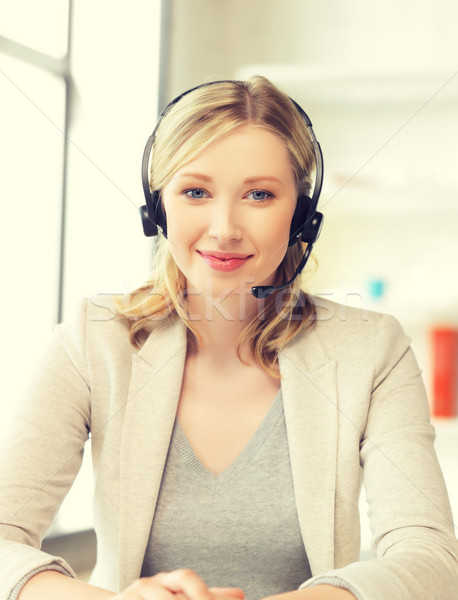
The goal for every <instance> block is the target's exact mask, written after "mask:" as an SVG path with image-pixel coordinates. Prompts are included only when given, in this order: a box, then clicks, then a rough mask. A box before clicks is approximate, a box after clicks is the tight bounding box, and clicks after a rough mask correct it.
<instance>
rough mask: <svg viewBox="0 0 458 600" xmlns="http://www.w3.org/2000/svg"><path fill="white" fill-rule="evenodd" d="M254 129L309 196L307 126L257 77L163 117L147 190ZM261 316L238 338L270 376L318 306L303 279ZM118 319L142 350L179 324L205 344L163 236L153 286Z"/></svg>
mask: <svg viewBox="0 0 458 600" xmlns="http://www.w3.org/2000/svg"><path fill="white" fill-rule="evenodd" d="M247 124H250V125H255V126H257V127H260V128H262V129H264V130H266V131H268V132H270V133H273V134H275V135H277V136H278V137H280V139H281V140H282V141H283V142H284V144H285V145H286V147H287V149H288V154H289V158H290V161H291V166H292V168H293V172H294V176H295V180H296V187H297V193H298V195H302V194H307V195H308V194H309V193H310V189H311V182H312V179H311V174H312V172H313V169H314V166H315V155H314V151H313V147H312V143H311V140H310V135H309V133H308V130H307V126H306V124H305V122H304V120H303V118H302V117H301V115H300V114H299V112H298V110H297V108H296V107H295V106H294V104H293V103H292V101H291V100H290V99H289V98H288V96H286V95H285V94H283V93H282V92H281V91H280V90H279V89H278V88H276V87H275V86H274V85H273V84H272V83H271V82H270V81H269V80H267V79H266V78H264V77H260V76H253V77H251V78H249V79H248V80H246V81H223V82H213V83H211V84H208V85H204V86H202V87H199V88H197V89H195V90H193V91H191V92H189V93H187V94H185V95H184V96H183V97H182V98H181V99H180V100H179V101H178V102H176V103H175V104H173V105H172V106H171V107H170V108H169V109H168V110H167V111H166V113H165V115H164V116H163V117H162V120H161V122H160V124H159V127H158V129H157V132H156V136H155V140H154V144H153V148H152V157H151V170H150V189H151V190H159V191H160V190H161V189H162V188H163V187H164V186H165V185H166V184H167V183H168V181H170V179H171V178H172V177H173V175H174V174H175V173H176V171H177V170H178V169H179V168H180V167H181V166H182V165H183V164H185V163H187V162H189V161H191V160H192V159H193V158H194V157H196V156H197V155H198V154H199V153H200V152H202V151H203V150H205V149H206V148H207V147H208V146H210V145H211V144H212V143H214V142H216V141H217V140H219V139H220V138H221V137H223V136H224V135H226V134H228V133H229V132H232V131H234V130H236V129H237V128H239V127H242V126H243V125H247ZM305 247H306V246H305V244H304V243H302V242H298V243H296V244H294V245H293V246H289V247H288V249H287V251H286V254H285V256H284V258H283V260H282V262H281V263H280V265H279V267H278V269H277V273H276V281H275V283H276V284H277V285H278V284H279V283H282V282H284V281H288V280H289V279H290V278H291V277H292V276H293V274H294V271H295V269H296V267H297V265H298V263H299V261H300V259H301V257H302V254H303V252H304V249H305ZM260 302H263V304H262V305H261V306H260V307H259V310H258V314H257V315H255V316H254V317H253V318H252V319H250V320H247V323H246V325H245V327H244V328H243V330H242V332H241V336H240V341H239V346H238V355H239V358H241V349H242V346H244V345H246V344H247V345H248V347H250V348H251V350H252V352H253V355H254V358H255V360H256V362H257V363H258V364H259V366H260V367H261V368H263V369H264V370H265V371H267V372H268V373H269V374H270V375H272V376H274V377H278V376H279V375H278V373H277V370H276V369H275V365H276V361H277V357H278V353H279V351H280V350H281V349H282V348H283V347H284V346H285V345H286V344H288V342H290V341H291V340H292V339H293V338H294V336H296V335H297V334H298V333H299V332H300V331H301V330H303V329H304V328H306V327H309V326H310V325H311V324H312V323H313V322H314V318H315V307H314V305H313V303H312V302H311V301H310V299H309V297H308V296H307V294H306V293H305V292H304V291H303V290H302V289H301V285H300V278H297V279H296V280H295V281H294V282H293V283H292V284H291V285H290V286H288V287H287V288H285V289H283V290H278V291H276V292H274V293H273V294H271V295H270V296H269V297H268V298H267V299H265V300H263V301H260ZM117 308H118V312H119V314H120V315H121V316H122V317H123V318H124V319H125V321H126V323H127V324H128V327H129V330H130V339H131V342H132V343H133V344H134V345H135V346H136V347H140V346H141V345H142V344H143V343H144V341H145V339H146V338H147V337H148V335H149V334H150V333H151V331H152V330H153V329H155V328H156V327H160V326H163V325H164V324H165V323H167V322H169V321H170V320H171V319H175V318H180V319H182V320H183V321H184V323H185V324H186V326H187V327H188V330H189V332H190V340H191V341H192V342H193V343H195V344H197V346H198V345H199V344H200V343H201V339H200V336H199V333H198V332H197V330H196V328H195V327H194V326H193V323H192V319H191V318H190V316H189V314H188V311H187V307H186V279H185V276H184V275H183V273H182V272H181V271H180V269H179V268H178V266H177V265H176V263H175V261H174V260H173V258H172V255H171V253H170V250H169V247H168V242H167V240H166V238H165V237H164V236H163V235H162V234H160V235H159V239H158V243H157V245H156V251H155V255H154V265H153V274H152V277H151V279H150V280H149V281H147V282H146V283H145V284H144V285H143V286H141V287H140V288H138V289H136V290H135V291H133V292H132V293H130V294H127V295H126V296H124V297H121V298H118V299H117Z"/></svg>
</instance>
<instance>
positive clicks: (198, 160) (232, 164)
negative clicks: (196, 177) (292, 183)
mask: <svg viewBox="0 0 458 600" xmlns="http://www.w3.org/2000/svg"><path fill="white" fill-rule="evenodd" d="M194 168H199V169H204V170H205V169H207V170H211V171H215V170H223V171H225V172H238V173H245V174H247V176H257V175H268V174H271V175H275V176H281V177H282V178H284V179H291V178H292V179H294V172H293V168H292V164H291V159H290V153H289V150H288V148H287V146H286V144H285V143H284V142H283V140H282V139H281V138H280V137H279V136H278V135H276V134H274V133H271V132H270V131H267V130H266V129H263V128H261V127H256V126H253V125H245V126H243V127H239V128H237V129H236V130H234V131H231V132H229V133H227V134H225V135H223V136H222V137H220V138H219V139H217V140H216V141H214V142H213V143H211V144H210V145H209V146H208V147H207V148H205V149H204V150H202V151H201V152H197V153H196V154H195V155H194V156H193V157H192V158H191V159H190V160H189V161H186V162H185V163H184V164H183V165H181V166H180V168H179V169H178V170H177V172H176V175H178V174H180V173H182V172H183V171H189V169H194Z"/></svg>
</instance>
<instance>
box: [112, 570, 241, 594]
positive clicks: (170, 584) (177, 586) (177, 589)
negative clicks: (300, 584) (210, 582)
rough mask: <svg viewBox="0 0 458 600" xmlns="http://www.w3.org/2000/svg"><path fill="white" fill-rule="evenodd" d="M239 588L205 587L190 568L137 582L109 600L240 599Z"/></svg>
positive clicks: (159, 574)
mask: <svg viewBox="0 0 458 600" xmlns="http://www.w3.org/2000/svg"><path fill="white" fill-rule="evenodd" d="M244 597H245V594H244V593H243V591H242V590H241V589H239V588H218V587H210V588H209V587H207V585H206V583H205V582H204V581H203V579H201V578H200V577H199V576H198V575H197V573H195V572H194V571H191V569H178V570H176V571H171V572H170V573H158V574H157V575H154V576H153V577H143V578H141V579H137V580H136V581H134V583H132V584H131V585H130V586H129V587H128V588H126V589H125V590H124V591H123V592H121V593H120V594H118V595H116V596H113V597H112V598H113V600H234V599H235V600H243V599H244Z"/></svg>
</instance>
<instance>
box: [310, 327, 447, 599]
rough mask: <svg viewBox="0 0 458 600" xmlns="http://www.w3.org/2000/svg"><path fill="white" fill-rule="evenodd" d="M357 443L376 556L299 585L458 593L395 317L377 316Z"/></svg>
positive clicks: (422, 410)
mask: <svg viewBox="0 0 458 600" xmlns="http://www.w3.org/2000/svg"><path fill="white" fill-rule="evenodd" d="M373 348H374V356H375V360H374V366H373V369H374V376H373V386H372V394H371V398H370V405H369V410H368V416H367V423H366V427H365V430H364V432H363V434H362V438H361V444H360V460H361V466H362V468H363V482H364V487H365V492H366V498H367V502H368V515H369V518H370V526H371V531H372V535H373V538H372V539H373V548H374V551H375V552H376V558H375V559H373V560H369V561H362V562H356V563H352V564H350V565H347V566H345V567H343V568H341V569H336V570H335V571H333V572H331V573H327V574H326V575H325V576H318V577H315V578H313V579H311V580H309V581H308V582H306V584H305V586H308V585H316V584H318V583H331V584H334V585H337V586H339V587H343V588H346V589H348V590H350V591H352V592H353V593H354V595H355V596H356V597H357V598H358V599H361V600H432V599H433V598H434V599H435V598H437V599H438V600H439V599H444V600H445V599H449V598H458V545H457V540H456V537H455V534H454V524H453V519H452V514H451V510H450V505H449V501H448V495H447V491H446V487H445V483H444V480H443V477H442V473H441V469H440V467H439V464H438V461H437V458H436V454H435V450H434V430H433V427H432V425H431V423H430V417H429V407H428V402H427V398H426V393H425V389H424V385H423V382H422V378H421V373H420V370H419V368H418V365H417V363H416V360H415V357H414V355H413V352H412V350H411V348H410V340H409V338H408V337H407V336H406V335H405V334H404V332H403V331H402V329H401V327H400V325H399V324H398V323H397V321H396V320H395V319H394V318H393V317H390V316H383V317H381V318H380V319H379V320H378V322H377V325H376V336H375V340H374V345H373Z"/></svg>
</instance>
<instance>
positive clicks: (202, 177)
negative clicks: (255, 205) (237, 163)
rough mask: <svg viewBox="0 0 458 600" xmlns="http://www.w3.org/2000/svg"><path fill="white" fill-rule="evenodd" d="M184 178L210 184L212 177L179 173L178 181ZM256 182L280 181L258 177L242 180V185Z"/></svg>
mask: <svg viewBox="0 0 458 600" xmlns="http://www.w3.org/2000/svg"><path fill="white" fill-rule="evenodd" d="M186 177H190V178H194V179H201V180H202V181H207V182H209V183H211V182H212V181H213V178H212V177H210V176H209V175H204V174H203V173H191V172H185V173H181V174H180V175H179V178H180V179H185V178H186ZM258 181H272V182H274V183H281V181H280V179H278V177H273V176H272V175H259V176H256V177H248V178H247V179H245V180H244V182H243V183H256V182H258Z"/></svg>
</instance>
